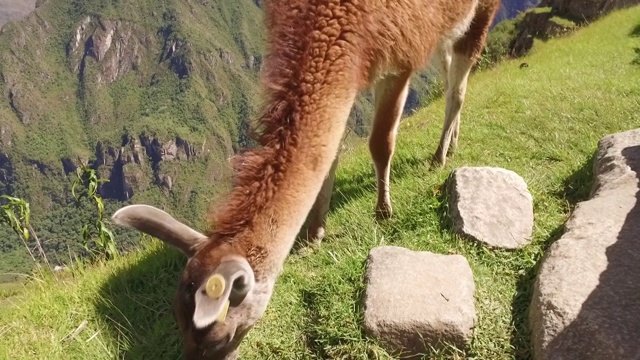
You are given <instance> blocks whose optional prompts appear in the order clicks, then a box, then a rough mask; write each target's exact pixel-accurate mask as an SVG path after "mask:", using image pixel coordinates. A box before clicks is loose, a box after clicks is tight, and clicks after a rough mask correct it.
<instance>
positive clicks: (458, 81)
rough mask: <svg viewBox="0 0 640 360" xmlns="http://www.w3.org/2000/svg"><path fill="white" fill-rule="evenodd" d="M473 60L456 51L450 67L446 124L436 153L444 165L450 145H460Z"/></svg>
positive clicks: (436, 160)
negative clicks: (461, 116)
mask: <svg viewBox="0 0 640 360" xmlns="http://www.w3.org/2000/svg"><path fill="white" fill-rule="evenodd" d="M473 63H474V62H473V60H472V59H471V58H469V57H468V56H466V55H463V54H459V53H456V52H454V53H453V56H452V58H451V66H450V68H449V73H448V79H447V82H446V83H447V88H446V110H445V115H444V125H443V127H442V134H441V135H440V144H439V145H438V149H437V150H436V153H435V155H434V158H433V160H434V162H435V163H436V164H439V165H440V166H443V165H444V164H445V162H446V157H447V152H448V151H449V145H451V147H452V149H455V148H456V147H457V146H458V135H459V133H460V112H461V110H462V104H463V103H464V97H465V94H466V91H467V79H468V78H469V72H470V71H471V67H472V66H473Z"/></svg>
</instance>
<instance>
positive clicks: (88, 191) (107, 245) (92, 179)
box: [71, 165, 118, 259]
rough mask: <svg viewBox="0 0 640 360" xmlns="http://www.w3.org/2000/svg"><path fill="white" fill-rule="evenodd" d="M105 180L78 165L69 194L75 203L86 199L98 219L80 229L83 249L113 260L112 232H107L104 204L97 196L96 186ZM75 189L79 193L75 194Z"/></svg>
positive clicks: (114, 254)
mask: <svg viewBox="0 0 640 360" xmlns="http://www.w3.org/2000/svg"><path fill="white" fill-rule="evenodd" d="M108 181H109V180H107V179H98V176H97V175H96V171H95V170H94V169H91V168H88V167H87V166H85V165H80V166H79V167H78V168H77V169H76V179H75V180H74V182H73V186H72V187H71V193H72V194H73V197H74V198H75V199H76V201H78V202H79V201H81V200H82V199H84V198H87V199H89V200H91V201H93V203H94V204H95V206H96V210H97V212H98V218H97V219H96V220H95V221H94V222H93V223H92V224H85V225H84V227H83V228H82V238H83V239H84V248H85V249H86V250H87V252H89V253H91V254H93V255H97V256H98V257H106V258H107V259H113V258H114V257H116V256H117V255H118V250H117V248H116V243H115V239H114V237H113V232H111V230H109V229H108V228H107V227H106V225H105V223H104V221H103V218H104V203H103V201H102V197H101V196H100V194H98V186H99V185H100V183H103V182H108ZM76 189H79V190H80V191H79V192H77V191H76ZM91 243H93V244H94V245H95V246H96V248H97V250H91V249H90V244H91Z"/></svg>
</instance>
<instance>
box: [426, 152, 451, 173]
mask: <svg viewBox="0 0 640 360" xmlns="http://www.w3.org/2000/svg"><path fill="white" fill-rule="evenodd" d="M446 162H447V160H446V158H445V157H444V156H442V154H435V155H433V157H432V158H431V160H430V161H429V169H430V170H437V169H441V168H443V167H444V165H445V163H446Z"/></svg>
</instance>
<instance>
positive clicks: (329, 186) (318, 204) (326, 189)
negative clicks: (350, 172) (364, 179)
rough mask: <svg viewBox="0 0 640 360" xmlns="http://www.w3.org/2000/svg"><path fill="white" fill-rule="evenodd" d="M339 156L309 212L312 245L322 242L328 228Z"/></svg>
mask: <svg viewBox="0 0 640 360" xmlns="http://www.w3.org/2000/svg"><path fill="white" fill-rule="evenodd" d="M339 156H340V155H339V154H337V155H336V158H335V159H334V160H333V164H331V169H330V170H329V173H328V174H327V177H326V178H325V179H324V182H323V183H322V188H320V192H319V193H318V196H317V197H316V201H315V203H314V204H313V207H312V208H311V211H309V226H308V228H307V240H308V241H309V242H310V243H313V244H317V243H320V242H321V241H322V239H323V238H324V235H325V230H326V226H327V215H328V213H329V206H330V205H331V193H332V192H333V183H334V181H335V179H336V168H337V167H338V158H339Z"/></svg>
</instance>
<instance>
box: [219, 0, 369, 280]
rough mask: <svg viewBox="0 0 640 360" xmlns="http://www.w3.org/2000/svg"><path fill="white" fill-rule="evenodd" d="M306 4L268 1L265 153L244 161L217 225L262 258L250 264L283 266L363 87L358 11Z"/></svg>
mask: <svg viewBox="0 0 640 360" xmlns="http://www.w3.org/2000/svg"><path fill="white" fill-rule="evenodd" d="M304 4H306V3H300V2H290V1H270V2H267V3H266V8H265V12H266V13H267V14H266V16H267V19H268V21H269V30H270V35H271V40H272V42H271V47H272V49H271V51H270V52H271V55H270V56H269V57H267V62H266V63H265V70H264V71H265V73H264V74H263V75H264V76H265V79H266V83H265V84H266V87H267V89H268V90H269V93H270V99H269V106H267V108H266V109H265V111H264V112H263V115H262V117H261V119H260V122H259V124H260V125H261V126H262V129H261V130H262V135H261V137H260V143H261V145H262V147H260V148H257V149H256V150H254V151H251V152H249V153H247V154H244V155H242V156H241V157H240V158H239V164H238V172H237V174H236V177H235V186H234V189H233V190H232V192H231V194H230V198H229V200H228V201H227V203H226V204H225V205H224V206H223V208H222V209H221V211H220V212H219V213H218V215H217V216H216V217H215V219H214V224H215V231H214V233H217V237H218V238H222V239H224V240H226V241H229V242H231V243H233V244H236V245H237V246H239V247H240V248H241V249H243V250H245V251H249V252H251V251H253V252H254V253H256V254H260V255H259V256H258V255H256V260H255V261H253V263H252V265H254V266H259V265H260V264H261V263H262V264H264V266H265V267H270V268H271V269H273V267H274V266H276V267H279V266H281V265H282V263H283V262H284V259H285V258H286V256H287V255H288V253H289V251H290V249H291V246H292V245H293V242H294V240H295V236H296V234H297V233H298V231H299V230H300V228H301V226H302V224H303V222H304V220H305V218H306V216H307V214H308V212H309V210H310V209H311V207H312V206H313V202H314V200H315V198H316V196H317V194H318V192H319V190H320V188H321V186H322V183H323V181H324V178H325V176H326V175H327V173H328V171H329V169H330V167H331V163H332V162H333V160H334V157H335V156H336V153H337V150H338V146H339V144H340V139H341V137H342V133H343V131H344V128H345V125H346V121H347V118H348V115H349V111H350V109H351V105H352V104H353V100H354V99H355V96H356V94H357V90H358V86H359V84H360V81H361V79H360V77H361V73H360V70H359V66H358V64H357V61H358V59H359V57H358V56H357V54H355V53H354V49H353V45H352V44H355V43H358V41H357V39H353V36H354V35H353V34H354V32H353V29H354V26H355V24H356V23H357V17H356V16H354V14H353V12H354V11H356V10H355V8H353V7H350V8H349V9H347V8H346V7H345V6H343V5H342V4H341V2H340V1H338V0H331V1H328V2H327V4H325V6H327V7H328V10H330V11H323V12H319V11H311V9H306V10H304V9H301V8H299V7H300V6H303V7H304V6H306V5H304ZM327 24H331V26H327ZM345 24H348V26H346V25H345ZM343 26H344V28H343ZM256 249H258V250H256ZM248 258H249V257H248ZM250 261H251V260H250ZM254 270H255V269H254Z"/></svg>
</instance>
